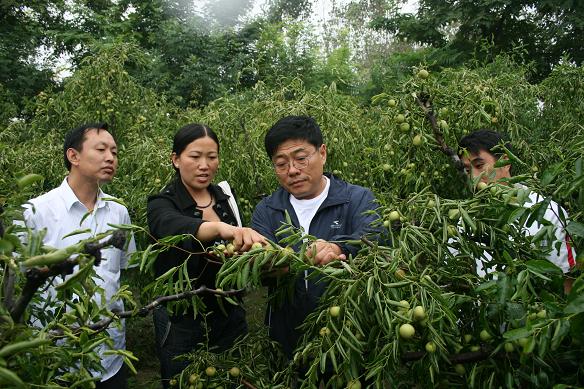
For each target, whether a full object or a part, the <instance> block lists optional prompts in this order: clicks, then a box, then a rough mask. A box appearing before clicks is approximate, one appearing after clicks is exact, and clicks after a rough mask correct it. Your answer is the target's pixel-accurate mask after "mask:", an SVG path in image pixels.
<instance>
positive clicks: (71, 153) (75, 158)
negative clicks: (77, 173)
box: [67, 147, 80, 166]
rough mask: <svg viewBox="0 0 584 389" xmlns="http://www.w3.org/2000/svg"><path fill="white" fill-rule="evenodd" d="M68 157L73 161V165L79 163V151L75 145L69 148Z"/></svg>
mask: <svg viewBox="0 0 584 389" xmlns="http://www.w3.org/2000/svg"><path fill="white" fill-rule="evenodd" d="M67 159H68V160H69V162H70V163H71V166H77V165H79V159H80V158H79V151H77V150H75V149H74V148H73V147H69V148H68V149H67Z"/></svg>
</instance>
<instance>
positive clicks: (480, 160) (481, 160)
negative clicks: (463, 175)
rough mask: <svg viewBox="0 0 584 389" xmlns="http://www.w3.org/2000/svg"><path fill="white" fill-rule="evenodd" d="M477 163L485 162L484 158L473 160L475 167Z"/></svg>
mask: <svg viewBox="0 0 584 389" xmlns="http://www.w3.org/2000/svg"><path fill="white" fill-rule="evenodd" d="M475 162H485V160H484V159H482V158H480V157H478V158H475V159H473V160H472V161H471V163H472V164H473V165H474V164H475Z"/></svg>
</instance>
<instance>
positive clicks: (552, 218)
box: [459, 129, 576, 290]
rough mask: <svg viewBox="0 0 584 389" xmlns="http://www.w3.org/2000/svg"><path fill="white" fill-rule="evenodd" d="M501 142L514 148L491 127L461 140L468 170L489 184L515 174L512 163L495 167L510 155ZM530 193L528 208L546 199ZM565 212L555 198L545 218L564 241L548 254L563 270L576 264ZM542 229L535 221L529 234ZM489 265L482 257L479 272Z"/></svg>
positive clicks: (487, 257) (567, 288)
mask: <svg viewBox="0 0 584 389" xmlns="http://www.w3.org/2000/svg"><path fill="white" fill-rule="evenodd" d="M501 145H503V146H505V148H506V149H507V150H512V148H511V145H510V144H509V143H508V142H507V141H506V140H505V139H504V138H503V136H502V135H501V134H499V133H498V132H496V131H492V130H488V129H481V130H478V131H475V132H473V133H471V134H469V135H467V136H465V137H463V138H462V139H461V140H460V141H459V147H460V150H461V159H462V162H463V163H464V166H465V169H466V171H467V172H468V173H469V174H470V175H471V177H480V180H481V181H482V182H485V183H492V182H501V183H504V180H503V179H505V178H510V177H511V170H512V165H511V164H507V165H505V166H501V167H495V164H496V163H497V161H499V159H501V158H503V159H504V158H507V155H506V154H505V152H504V149H503V148H502V147H501ZM501 180H503V181H501ZM518 190H527V191H529V189H528V188H526V187H524V186H520V187H519V188H518ZM528 196H529V200H528V201H526V203H525V206H526V207H533V206H534V205H536V204H537V203H540V202H541V201H543V200H544V197H543V196H541V195H540V194H538V193H535V192H533V191H530V193H529V195H528ZM561 213H563V214H564V215H565V214H566V211H565V210H564V209H563V208H562V207H560V206H559V205H558V204H557V203H555V202H554V201H550V204H549V206H548V208H547V209H546V211H545V215H544V219H546V220H547V221H549V222H550V223H551V224H552V225H553V226H554V227H555V231H554V235H555V238H556V242H560V244H559V245H556V244H551V245H549V246H551V247H552V249H551V250H550V251H549V253H548V260H549V261H550V262H552V263H554V264H555V265H556V266H558V267H559V268H560V269H562V271H563V272H564V273H567V272H569V271H570V268H571V267H573V266H574V265H575V264H576V261H575V258H576V254H575V252H574V250H573V248H572V247H571V245H570V238H569V236H568V235H567V234H566V231H565V226H564V225H563V224H562V222H561V220H560V217H559V215H560V214H561ZM541 228H542V226H541V225H540V224H539V223H538V222H535V223H533V224H532V225H531V226H529V227H525V229H526V235H528V236H534V235H535V234H536V233H537V232H538V231H539V230H540V229H541ZM485 254H486V253H485ZM484 259H485V260H486V261H488V260H490V257H489V256H488V255H486V256H485V258H484ZM486 265H487V264H486V263H485V261H483V260H482V259H478V260H477V273H478V274H479V275H485V274H486V273H487V272H488V268H487V266H486ZM568 284H569V282H568V280H567V283H566V285H565V288H566V290H569V287H570V286H569V285H568Z"/></svg>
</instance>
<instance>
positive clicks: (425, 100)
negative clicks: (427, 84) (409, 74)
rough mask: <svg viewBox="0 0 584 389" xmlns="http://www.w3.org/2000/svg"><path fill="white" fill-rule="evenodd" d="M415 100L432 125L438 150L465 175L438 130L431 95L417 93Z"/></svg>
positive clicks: (459, 161) (454, 154)
mask: <svg viewBox="0 0 584 389" xmlns="http://www.w3.org/2000/svg"><path fill="white" fill-rule="evenodd" d="M416 102H417V103H418V105H419V106H420V108H422V111H424V115H426V118H427V119H428V121H429V122H430V125H431V126H432V132H433V133H434V138H435V139H436V142H437V143H438V146H439V147H440V151H442V152H443V153H444V154H445V155H446V156H448V157H449V158H450V159H451V160H452V163H453V164H454V167H455V168H456V170H457V171H458V173H459V174H460V175H461V176H466V172H465V171H464V164H463V163H462V161H461V160H460V158H459V156H458V154H457V153H456V151H454V149H452V147H450V146H448V145H447V144H446V142H445V141H444V134H442V131H440V126H438V120H437V119H436V115H434V107H433V106H432V97H430V96H429V95H428V94H425V93H418V94H417V95H416Z"/></svg>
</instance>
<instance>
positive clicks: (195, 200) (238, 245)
mask: <svg viewBox="0 0 584 389" xmlns="http://www.w3.org/2000/svg"><path fill="white" fill-rule="evenodd" d="M172 164H173V167H174V169H175V171H176V173H177V174H176V177H175V179H174V180H173V181H172V182H170V183H169V184H168V185H167V186H166V187H165V188H164V189H163V190H162V191H161V192H160V193H159V194H157V195H154V196H151V197H150V198H149V199H148V227H149V228H150V233H151V234H152V235H153V236H154V238H156V239H160V238H163V237H166V236H172V235H181V234H191V235H193V236H194V237H195V238H196V239H193V238H190V239H186V240H183V241H182V242H181V243H180V244H179V247H178V248H173V249H170V250H168V251H165V252H162V253H161V254H160V255H159V256H158V258H157V259H156V263H155V273H156V276H160V275H161V274H164V273H165V272H166V271H167V270H169V269H171V268H172V267H175V266H179V265H181V264H183V263H184V261H185V260H188V263H187V267H188V272H189V277H190V278H191V279H193V280H195V281H194V285H195V287H197V286H201V285H205V286H207V287H209V288H215V276H216V275H217V272H218V270H219V268H220V265H217V264H215V263H213V262H209V261H207V260H206V258H205V257H204V256H203V255H202V254H201V253H203V252H204V251H205V249H206V248H207V247H209V246H211V245H213V244H215V243H217V242H218V241H222V240H231V241H232V243H233V244H234V246H235V250H236V251H240V252H241V251H247V250H249V249H250V248H251V246H252V244H253V243H255V242H260V243H262V244H265V243H266V241H265V239H264V237H263V236H262V235H260V234H259V233H257V232H256V231H254V230H253V229H251V228H242V227H239V226H237V218H236V216H235V214H234V210H233V209H232V208H231V206H230V205H229V202H228V200H229V196H228V195H227V194H225V193H224V192H223V190H222V189H221V188H220V187H219V186H217V185H214V184H212V181H213V178H214V177H215V174H216V173H217V169H218V167H219V140H218V139H217V135H216V134H215V133H214V132H213V131H212V130H211V129H210V128H208V127H207V126H204V125H200V124H189V125H187V126H185V127H183V128H181V129H180V130H179V131H178V132H177V133H176V135H175V136H174V142H173V146H172ZM202 301H203V303H204V304H205V307H206V309H205V312H204V313H205V316H204V317H203V315H201V314H200V313H198V314H197V316H196V318H195V317H194V314H193V312H192V311H191V312H189V313H187V314H185V315H169V313H168V312H167V310H166V307H164V306H162V307H160V308H159V309H157V310H156V311H155V312H154V330H155V335H156V346H157V353H158V357H159V359H160V369H161V376H162V383H163V386H164V387H165V388H167V387H168V383H169V380H170V379H171V378H172V377H173V376H174V375H176V374H178V373H180V372H181V371H182V370H183V369H184V368H185V367H186V366H187V365H188V362H187V361H184V360H174V358H175V357H177V356H179V355H182V354H185V353H188V352H191V351H193V350H195V349H196V348H197V346H198V345H199V344H201V343H204V342H205V341H207V339H208V346H209V348H213V347H214V348H215V350H216V351H223V350H225V349H227V348H229V347H230V346H231V345H232V344H233V342H234V341H235V339H236V338H237V337H239V336H241V335H243V334H245V333H246V332H247V323H246V320H245V311H244V310H243V308H242V307H240V306H235V305H233V304H229V303H227V302H225V303H223V304H221V305H222V306H223V308H224V310H225V311H223V310H222V309H221V308H220V307H219V303H218V301H219V299H218V298H217V297H216V296H214V295H205V296H203V297H202ZM205 327H206V330H207V332H208V333H207V334H206V333H205Z"/></svg>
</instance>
